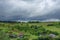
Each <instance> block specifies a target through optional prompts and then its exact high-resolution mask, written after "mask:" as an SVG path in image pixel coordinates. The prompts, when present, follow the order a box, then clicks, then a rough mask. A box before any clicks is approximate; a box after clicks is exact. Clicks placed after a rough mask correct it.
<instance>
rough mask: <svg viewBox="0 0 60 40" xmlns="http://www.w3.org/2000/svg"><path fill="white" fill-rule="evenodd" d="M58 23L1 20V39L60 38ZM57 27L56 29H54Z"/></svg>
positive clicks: (41, 39) (38, 39)
mask: <svg viewBox="0 0 60 40" xmlns="http://www.w3.org/2000/svg"><path fill="white" fill-rule="evenodd" d="M57 26H59V23H56V22H55V23H54V22H52V23H51V24H49V23H44V22H38V21H36V22H35V21H34V22H27V23H24V22H23V23H21V22H13V23H12V22H7V23H6V22H1V23H0V39H1V40H29V39H30V40H50V39H51V40H60V38H59V37H60V31H59V30H60V28H58V27H57ZM53 29H54V30H53ZM55 29H57V31H56V30H55Z"/></svg>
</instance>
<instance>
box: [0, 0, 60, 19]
mask: <svg viewBox="0 0 60 40" xmlns="http://www.w3.org/2000/svg"><path fill="white" fill-rule="evenodd" d="M58 9H60V0H0V19H1V20H18V19H27V18H28V19H29V18H31V19H32V18H33V19H34V18H35V17H37V16H40V17H38V18H40V20H41V19H48V18H52V17H53V18H58V19H59V18H60V17H57V16H59V15H60V13H58V12H57V13H56V12H55V13H51V12H52V11H54V10H58ZM55 14H56V15H55ZM44 15H45V16H44ZM47 16H48V17H47ZM45 17H46V18H45Z"/></svg>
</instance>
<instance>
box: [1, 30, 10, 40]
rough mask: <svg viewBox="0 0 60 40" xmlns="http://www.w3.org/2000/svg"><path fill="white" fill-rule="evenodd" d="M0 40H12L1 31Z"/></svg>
mask: <svg viewBox="0 0 60 40" xmlns="http://www.w3.org/2000/svg"><path fill="white" fill-rule="evenodd" d="M0 40H10V39H9V37H8V35H7V34H6V33H5V32H3V31H0Z"/></svg>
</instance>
